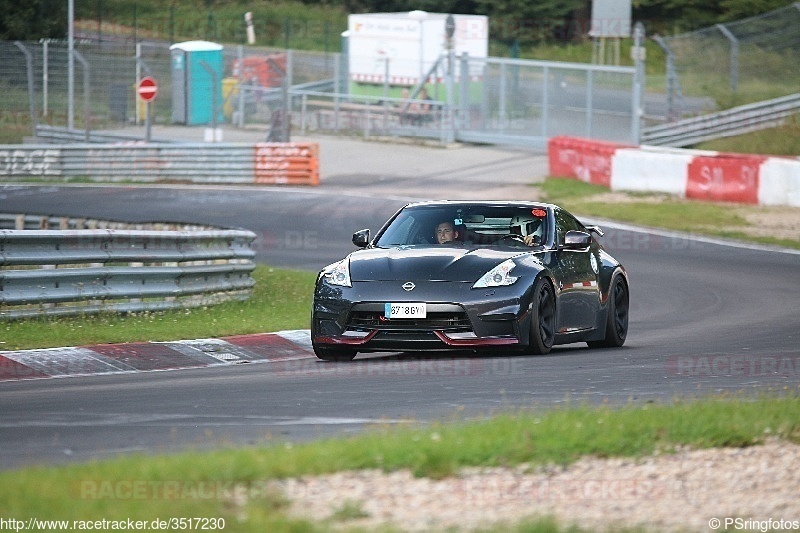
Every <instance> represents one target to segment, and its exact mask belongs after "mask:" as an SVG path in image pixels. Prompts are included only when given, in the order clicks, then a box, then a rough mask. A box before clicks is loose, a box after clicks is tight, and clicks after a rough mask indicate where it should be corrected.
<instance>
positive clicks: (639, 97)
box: [631, 22, 645, 144]
mask: <svg viewBox="0 0 800 533" xmlns="http://www.w3.org/2000/svg"><path fill="white" fill-rule="evenodd" d="M633 41H634V50H636V59H635V68H636V71H635V73H634V75H633V98H632V110H631V111H632V116H631V137H632V139H631V140H632V141H633V144H639V143H640V141H641V138H642V116H644V98H643V96H644V85H645V83H644V76H645V71H644V61H645V57H644V24H642V23H641V22H637V23H636V24H635V25H634V26H633Z"/></svg>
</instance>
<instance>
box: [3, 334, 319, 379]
mask: <svg viewBox="0 0 800 533" xmlns="http://www.w3.org/2000/svg"><path fill="white" fill-rule="evenodd" d="M311 357H314V353H313V351H312V349H311V337H310V333H309V331H308V330H291V331H279V332H277V333H258V334H253V335H235V336H232V337H223V338H219V339H195V340H183V341H173V342H128V343H122V344H98V345H95V346H80V347H65V348H45V349H39V350H12V351H0V381H16V380H21V379H40V378H58V377H69V376H87V375H97V374H122V373H131V372H150V371H157V370H177V369H181V368H200V367H207V366H218V365H231V364H238V363H271V362H284V361H292V360H299V359H307V358H311Z"/></svg>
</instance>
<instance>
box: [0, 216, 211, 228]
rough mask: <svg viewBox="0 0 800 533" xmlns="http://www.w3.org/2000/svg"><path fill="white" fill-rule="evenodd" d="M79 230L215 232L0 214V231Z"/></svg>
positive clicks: (171, 225) (168, 225)
mask: <svg viewBox="0 0 800 533" xmlns="http://www.w3.org/2000/svg"><path fill="white" fill-rule="evenodd" d="M3 229H16V230H23V229H24V230H32V229H51V230H80V229H121V230H136V229H138V230H156V231H166V230H169V231H203V230H216V229H219V228H215V227H212V226H203V225H197V224H182V223H170V222H141V223H131V222H114V221H110V220H100V219H96V218H79V217H57V216H50V215H26V214H14V213H0V230H3Z"/></svg>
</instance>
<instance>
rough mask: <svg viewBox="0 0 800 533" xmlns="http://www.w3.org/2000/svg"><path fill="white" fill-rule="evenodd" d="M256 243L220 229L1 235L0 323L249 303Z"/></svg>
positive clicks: (245, 233)
mask: <svg viewBox="0 0 800 533" xmlns="http://www.w3.org/2000/svg"><path fill="white" fill-rule="evenodd" d="M16 221H18V219H17V220H15V222H16ZM23 222H24V220H23ZM255 238H256V235H255V234H254V233H253V232H250V231H245V230H222V229H214V230H209V229H204V230H194V231H187V230H182V231H174V230H173V231H157V230H123V229H89V230H84V229H78V230H49V229H44V230H0V319H2V318H23V317H31V316H40V315H67V314H82V313H85V314H91V313H97V312H101V311H121V312H137V311H145V310H148V311H156V310H163V309H175V308H186V307H196V306H201V305H209V304H214V303H218V302H220V301H226V300H232V299H236V300H244V299H247V298H248V297H249V295H250V290H251V288H252V287H253V285H254V284H255V282H254V280H253V278H252V277H251V273H252V271H253V269H254V268H255V263H254V257H255V252H254V251H253V250H252V248H251V245H252V242H253V241H254V240H255Z"/></svg>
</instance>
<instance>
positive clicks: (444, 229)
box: [436, 222, 455, 244]
mask: <svg viewBox="0 0 800 533" xmlns="http://www.w3.org/2000/svg"><path fill="white" fill-rule="evenodd" d="M454 236H455V231H454V230H453V225H452V224H450V223H449V222H442V223H441V224H439V225H438V226H436V242H438V243H439V244H444V243H446V242H453V239H454Z"/></svg>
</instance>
